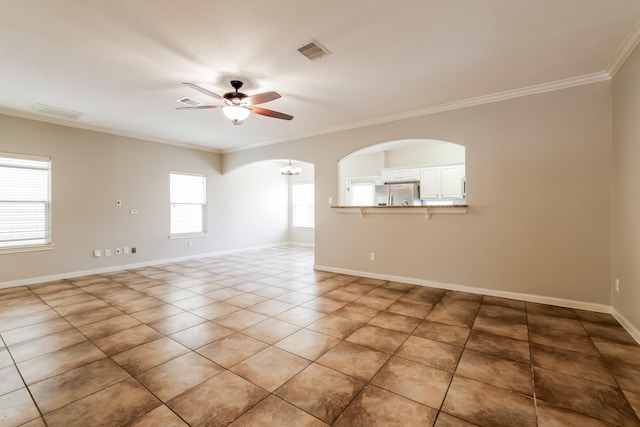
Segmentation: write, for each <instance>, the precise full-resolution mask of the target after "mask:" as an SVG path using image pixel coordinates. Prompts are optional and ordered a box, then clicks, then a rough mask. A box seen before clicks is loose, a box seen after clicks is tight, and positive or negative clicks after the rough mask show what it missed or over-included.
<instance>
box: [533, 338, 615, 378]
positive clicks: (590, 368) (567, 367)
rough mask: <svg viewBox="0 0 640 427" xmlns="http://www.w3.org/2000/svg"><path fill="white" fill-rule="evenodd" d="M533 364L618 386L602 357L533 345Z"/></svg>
mask: <svg viewBox="0 0 640 427" xmlns="http://www.w3.org/2000/svg"><path fill="white" fill-rule="evenodd" d="M531 363H532V364H533V365H534V366H538V367H540V368H544V369H549V370H552V371H556V372H561V373H563V374H567V375H572V376H574V377H579V378H584V379H586V380H591V381H597V382H600V383H603V384H608V385H610V386H614V387H616V386H617V383H616V381H615V380H614V379H613V376H611V374H610V373H609V371H608V370H607V368H606V366H605V364H604V360H603V359H602V358H600V357H596V356H590V355H587V354H583V353H578V352H575V351H567V350H561V349H555V348H553V347H547V346H543V345H540V344H532V345H531Z"/></svg>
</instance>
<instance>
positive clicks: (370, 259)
mask: <svg viewBox="0 0 640 427" xmlns="http://www.w3.org/2000/svg"><path fill="white" fill-rule="evenodd" d="M375 260H376V253H375V252H371V253H370V254H369V261H375Z"/></svg>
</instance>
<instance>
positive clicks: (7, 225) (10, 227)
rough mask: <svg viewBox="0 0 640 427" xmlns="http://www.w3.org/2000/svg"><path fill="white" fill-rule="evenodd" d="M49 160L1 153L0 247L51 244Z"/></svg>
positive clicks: (16, 247) (9, 247) (14, 247)
mask: <svg viewBox="0 0 640 427" xmlns="http://www.w3.org/2000/svg"><path fill="white" fill-rule="evenodd" d="M50 188H51V159H49V158H47V157H36V156H26V155H19V154H7V153H0V250H2V249H18V248H21V247H28V246H38V245H48V244H50V243H51V196H50V194H51V189H50Z"/></svg>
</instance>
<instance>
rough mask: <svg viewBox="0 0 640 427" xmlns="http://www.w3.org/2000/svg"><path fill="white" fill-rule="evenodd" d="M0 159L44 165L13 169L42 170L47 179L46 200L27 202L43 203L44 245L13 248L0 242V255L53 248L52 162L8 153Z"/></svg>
mask: <svg viewBox="0 0 640 427" xmlns="http://www.w3.org/2000/svg"><path fill="white" fill-rule="evenodd" d="M0 158H5V159H17V160H27V161H29V160H30V161H37V162H44V163H46V168H38V167H27V166H15V168H20V169H33V170H42V171H46V174H47V176H46V178H47V191H46V200H43V201H35V200H34V201H28V202H31V203H44V232H45V236H44V240H45V242H44V243H36V244H21V245H13V246H4V245H3V243H2V242H0V254H9V253H20V252H34V251H46V250H51V249H53V248H54V244H53V230H52V219H51V217H52V212H51V205H52V199H51V188H52V161H51V157H49V156H37V155H31V154H21V153H8V152H0ZM0 167H3V168H4V167H9V168H10V167H11V166H0ZM2 202H6V203H12V202H13V203H25V201H18V200H6V201H3V200H0V203H2Z"/></svg>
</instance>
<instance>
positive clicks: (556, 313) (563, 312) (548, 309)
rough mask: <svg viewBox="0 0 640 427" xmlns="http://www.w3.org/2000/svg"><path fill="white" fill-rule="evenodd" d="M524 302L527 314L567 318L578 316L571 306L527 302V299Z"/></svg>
mask: <svg viewBox="0 0 640 427" xmlns="http://www.w3.org/2000/svg"><path fill="white" fill-rule="evenodd" d="M525 304H526V307H527V313H528V314H535V315H542V316H553V317H564V318H567V319H575V318H577V317H578V316H577V315H576V312H575V310H574V309H572V308H565V307H558V306H555V305H548V304H539V303H535V302H529V301H527V302H526V303H525Z"/></svg>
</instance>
